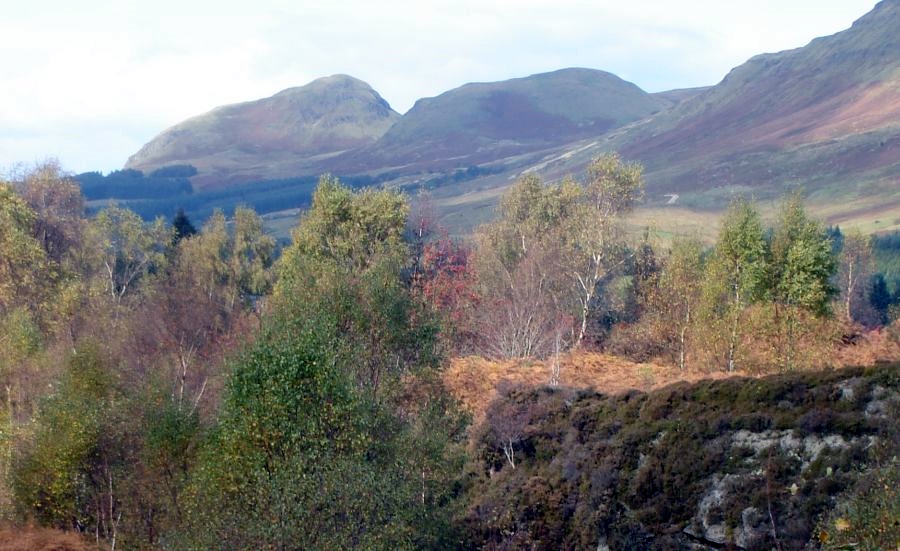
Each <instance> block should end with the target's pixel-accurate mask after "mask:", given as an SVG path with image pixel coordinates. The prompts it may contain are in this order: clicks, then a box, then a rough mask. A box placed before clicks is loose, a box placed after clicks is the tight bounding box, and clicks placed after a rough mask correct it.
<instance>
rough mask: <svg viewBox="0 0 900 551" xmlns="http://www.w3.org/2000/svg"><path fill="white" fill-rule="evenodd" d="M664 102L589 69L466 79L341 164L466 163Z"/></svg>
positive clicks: (603, 125)
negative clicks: (483, 80)
mask: <svg viewBox="0 0 900 551" xmlns="http://www.w3.org/2000/svg"><path fill="white" fill-rule="evenodd" d="M669 104H670V102H669V101H667V100H665V99H663V98H657V97H654V96H652V95H650V94H648V93H646V92H644V91H643V90H641V89H640V88H638V87H637V86H635V85H634V84H632V83H630V82H626V81H624V80H622V79H620V78H619V77H617V76H615V75H613V74H611V73H607V72H604V71H598V70H593V69H578V68H572V69H562V70H559V71H554V72H550V73H541V74H536V75H531V76H528V77H524V78H515V79H511V80H504V81H500V82H488V83H470V84H466V85H464V86H461V87H459V88H455V89H453V90H450V91H448V92H445V93H443V94H441V95H439V96H437V97H434V98H426V99H421V100H419V101H417V102H416V104H415V105H414V106H413V108H412V109H411V110H410V111H409V112H408V113H406V114H405V115H404V116H403V118H401V119H400V120H399V121H398V122H397V124H395V125H394V126H393V127H391V129H390V130H388V131H387V133H385V135H384V136H383V137H382V138H381V139H379V140H378V141H377V142H376V143H375V144H373V145H371V146H369V147H367V148H365V149H364V150H363V151H360V152H357V153H351V154H349V155H347V157H348V160H349V162H348V163H346V164H345V168H346V169H349V170H367V169H371V168H374V167H383V166H390V167H402V168H404V169H405V170H412V169H415V168H419V169H424V170H440V169H447V168H454V167H466V166H470V165H476V164H478V163H481V162H489V161H494V160H497V159H499V158H503V157H505V156H509V155H515V154H519V153H522V152H527V151H534V150H538V149H544V148H547V147H549V146H553V145H559V144H563V143H568V142H572V141H575V140H578V139H581V138H585V137H588V136H596V135H600V134H603V133H604V132H606V131H608V130H610V129H612V128H618V127H620V126H622V125H624V124H627V123H629V122H633V121H635V120H638V119H642V118H644V117H647V116H649V115H651V114H653V113H655V112H658V111H660V110H662V109H663V108H665V107H667V106H668V105H669ZM340 164H341V163H340V162H339V165H340Z"/></svg>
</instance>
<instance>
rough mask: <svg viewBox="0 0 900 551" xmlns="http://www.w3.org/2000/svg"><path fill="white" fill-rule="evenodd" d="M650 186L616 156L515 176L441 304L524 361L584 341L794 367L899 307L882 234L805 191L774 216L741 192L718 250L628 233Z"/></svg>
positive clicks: (472, 336) (816, 360)
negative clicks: (844, 227) (545, 179)
mask: <svg viewBox="0 0 900 551" xmlns="http://www.w3.org/2000/svg"><path fill="white" fill-rule="evenodd" d="M642 190H643V183H642V177H641V169H640V167H639V166H638V165H634V164H628V163H623V162H622V161H621V160H620V159H619V158H618V157H617V156H615V155H607V156H604V157H601V158H599V159H596V160H595V161H594V162H593V163H592V164H591V165H590V166H589V167H588V169H587V171H586V173H585V175H584V177H583V179H582V181H576V180H575V179H567V180H565V181H563V182H561V183H558V184H544V183H542V182H540V181H539V180H538V178H537V177H536V176H533V175H529V176H525V177H523V178H522V179H520V180H519V181H518V182H517V183H516V184H515V185H514V186H512V188H511V189H510V190H509V192H508V193H507V194H506V195H505V196H504V197H503V199H502V200H501V202H500V206H499V209H498V216H497V220H495V221H494V222H491V223H489V224H486V225H484V226H482V227H481V228H479V229H478V230H477V232H476V235H475V237H474V240H473V242H472V243H471V244H470V245H468V246H463V245H459V244H458V245H457V246H458V247H461V248H463V249H465V250H460V251H457V252H456V253H455V258H457V259H465V266H457V267H456V268H455V269H456V270H457V272H460V273H465V274H467V277H466V278H465V279H462V278H460V277H457V278H456V280H455V282H456V284H457V285H464V286H466V292H457V295H458V297H454V300H451V301H449V302H448V301H447V300H446V299H442V300H443V301H444V302H446V303H447V304H448V305H449V308H450V309H451V311H452V312H453V316H454V317H455V320H456V321H455V322H454V323H455V325H454V331H455V334H456V335H457V336H458V340H457V342H456V346H457V347H458V348H457V349H458V350H459V351H461V352H465V351H472V352H476V353H479V354H482V355H486V356H491V357H496V358H524V357H531V356H538V357H547V356H549V355H553V354H556V353H558V352H559V351H560V350H565V349H567V348H573V347H578V346H583V345H588V346H592V347H600V348H603V349H606V350H608V351H611V352H613V353H616V354H620V355H625V356H629V357H631V358H633V359H636V360H639V361H646V360H650V359H655V360H659V361H664V362H669V363H671V364H673V365H675V366H678V367H680V368H681V369H686V368H700V369H723V370H727V371H734V370H737V369H742V370H750V371H771V370H773V369H782V370H790V369H794V368H802V367H813V366H823V365H828V364H829V363H830V362H831V360H832V355H833V353H834V352H835V350H836V349H837V348H838V347H839V346H841V345H842V341H843V340H846V339H847V338H851V337H852V335H854V334H857V333H859V332H861V331H863V329H864V328H866V327H869V328H871V327H877V326H881V325H885V324H888V323H889V322H890V321H891V320H892V319H894V318H895V317H896V314H897V313H896V310H895V308H896V304H897V303H898V302H900V293H898V292H896V291H894V290H892V289H891V288H890V287H889V286H887V285H886V283H885V282H886V280H885V278H884V276H883V274H881V273H880V272H879V271H878V265H877V264H876V259H877V256H876V255H877V251H878V250H884V248H882V249H877V248H876V247H877V246H878V245H877V244H878V243H879V241H878V240H877V239H873V238H871V237H867V236H863V235H861V234H859V233H855V232H851V233H847V234H844V233H842V232H841V230H840V229H839V228H825V227H824V226H823V225H822V224H821V223H820V222H818V221H816V220H814V219H812V218H811V217H810V216H809V215H808V214H807V213H806V211H805V210H804V207H803V203H802V199H801V197H800V196H799V195H796V194H793V195H788V196H786V197H785V198H784V199H783V201H782V204H781V206H780V207H779V209H778V212H777V214H776V216H775V219H774V220H773V222H772V224H771V225H767V224H766V223H764V221H763V219H762V217H761V215H760V212H759V210H758V208H757V206H756V205H755V204H753V203H752V202H750V201H747V200H743V199H737V200H735V201H734V202H733V203H732V204H731V206H730V207H729V209H728V211H727V212H726V213H725V215H724V217H723V219H722V223H721V228H720V231H719V235H718V238H717V240H716V243H715V244H714V245H712V246H711V247H709V246H706V245H705V244H704V243H703V242H701V241H700V240H699V238H692V237H689V236H687V237H685V236H677V237H675V238H674V239H673V240H672V241H671V242H670V243H667V244H665V245H664V246H659V245H654V244H653V243H652V242H651V241H650V239H649V237H648V236H646V235H645V236H644V237H643V238H642V239H633V238H630V237H629V236H628V235H626V232H625V228H624V225H623V224H624V220H625V217H626V216H627V214H628V213H629V211H630V210H631V208H632V207H633V205H634V204H635V203H636V202H637V201H638V200H639V199H640V197H641V194H642ZM430 246H433V245H430ZM445 248H446V244H445ZM427 249H428V247H426V250H427ZM450 264H452V262H450Z"/></svg>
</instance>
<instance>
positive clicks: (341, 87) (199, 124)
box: [126, 75, 400, 187]
mask: <svg viewBox="0 0 900 551" xmlns="http://www.w3.org/2000/svg"><path fill="white" fill-rule="evenodd" d="M399 117H400V115H399V114H398V113H396V112H395V111H394V110H393V109H391V107H390V105H388V103H387V102H386V101H385V100H384V99H383V98H382V97H381V96H379V95H378V93H377V92H376V91H375V90H373V89H372V88H371V87H370V86H369V85H368V84H366V83H365V82H362V81H360V80H357V79H355V78H353V77H349V76H346V75H334V76H330V77H326V78H321V79H318V80H315V81H313V82H311V83H309V84H307V85H305V86H301V87H298V88H290V89H287V90H284V91H282V92H279V93H277V94H275V95H274V96H272V97H270V98H265V99H261V100H257V101H251V102H247V103H240V104H235V105H226V106H223V107H219V108H217V109H214V110H212V111H210V112H209V113H206V114H203V115H200V116H198V117H194V118H192V119H188V120H186V121H184V122H182V123H180V124H177V125H176V126H174V127H172V128H169V129H167V130H165V131H164V132H163V133H161V134H160V135H159V136H157V137H156V138H154V139H153V140H152V141H150V142H149V143H147V144H146V145H145V146H144V147H143V148H141V150H140V151H138V152H137V153H135V154H134V155H132V156H131V158H130V159H129V160H128V163H127V165H126V167H127V168H134V169H140V170H145V171H147V170H152V169H156V168H159V167H161V166H166V165H172V164H190V165H193V166H195V167H197V169H198V170H199V171H200V174H199V175H198V176H197V177H195V178H194V179H193V181H194V184H195V185H199V186H201V187H203V186H207V185H221V184H223V183H228V182H247V181H250V180H263V179H271V178H284V177H288V176H290V177H295V176H299V175H309V174H316V175H318V173H317V171H318V170H319V168H317V167H318V163H320V162H321V160H322V159H323V158H327V157H328V156H331V155H334V154H337V153H340V152H342V151H344V150H347V149H353V148H357V147H360V146H362V145H366V144H369V143H372V142H374V141H375V140H377V139H378V138H379V137H381V135H382V134H384V132H385V131H387V129H388V128H390V127H391V126H392V125H393V124H394V122H396V121H397V119H398V118H399Z"/></svg>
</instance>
